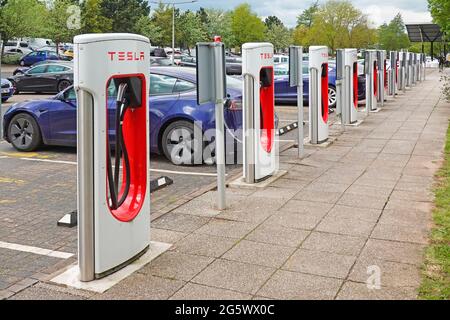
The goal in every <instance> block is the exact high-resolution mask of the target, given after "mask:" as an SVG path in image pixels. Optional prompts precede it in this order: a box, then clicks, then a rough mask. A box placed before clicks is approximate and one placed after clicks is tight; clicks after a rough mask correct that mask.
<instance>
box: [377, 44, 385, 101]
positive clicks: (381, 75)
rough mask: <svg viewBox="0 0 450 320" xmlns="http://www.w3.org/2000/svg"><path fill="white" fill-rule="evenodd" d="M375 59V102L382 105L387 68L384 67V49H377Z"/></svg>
mask: <svg viewBox="0 0 450 320" xmlns="http://www.w3.org/2000/svg"><path fill="white" fill-rule="evenodd" d="M377 61H378V76H377V79H378V85H377V87H378V90H377V102H378V104H379V105H380V106H381V107H383V106H384V101H385V97H386V89H387V86H386V79H387V68H386V51H384V50H377Z"/></svg>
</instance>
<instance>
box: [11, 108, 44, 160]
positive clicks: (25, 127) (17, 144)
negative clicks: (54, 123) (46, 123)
mask: <svg viewBox="0 0 450 320" xmlns="http://www.w3.org/2000/svg"><path fill="white" fill-rule="evenodd" d="M8 139H9V141H11V144H12V145H13V147H14V148H16V149H17V150H19V151H25V152H29V151H34V150H36V148H37V147H39V145H40V144H41V141H42V137H41V131H40V129H39V126H38V124H37V123H36V120H34V118H33V117H32V116H30V115H29V114H26V113H19V114H18V115H16V116H14V118H12V120H11V122H10V123H9V126H8Z"/></svg>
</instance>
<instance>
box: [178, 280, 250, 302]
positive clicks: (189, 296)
mask: <svg viewBox="0 0 450 320" xmlns="http://www.w3.org/2000/svg"><path fill="white" fill-rule="evenodd" d="M251 298H252V295H250V294H243V293H240V292H237V291H231V290H225V289H219V288H214V287H208V286H203V285H199V284H195V283H188V284H186V285H185V286H184V287H183V288H181V289H180V290H179V291H178V292H177V293H175V294H174V295H173V296H172V297H171V298H170V299H171V300H183V301H185V300H214V301H218V300H251Z"/></svg>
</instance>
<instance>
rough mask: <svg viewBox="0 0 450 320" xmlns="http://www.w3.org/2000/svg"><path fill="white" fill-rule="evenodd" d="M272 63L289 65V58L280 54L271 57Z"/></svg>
mask: <svg viewBox="0 0 450 320" xmlns="http://www.w3.org/2000/svg"><path fill="white" fill-rule="evenodd" d="M273 63H274V64H279V63H289V56H285V55H281V54H275V55H274V56H273Z"/></svg>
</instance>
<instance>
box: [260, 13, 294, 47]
mask: <svg viewBox="0 0 450 320" xmlns="http://www.w3.org/2000/svg"><path fill="white" fill-rule="evenodd" d="M275 18H276V17H275ZM276 19H278V18H276ZM276 19H274V20H272V21H271V22H269V23H268V21H267V19H266V26H267V28H266V41H268V42H270V43H272V44H273V46H274V49H275V52H278V51H283V50H284V49H286V48H287V47H289V45H290V44H291V43H292V34H291V31H290V30H289V29H288V28H286V27H285V26H284V24H283V23H282V22H281V20H279V19H278V20H276Z"/></svg>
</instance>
